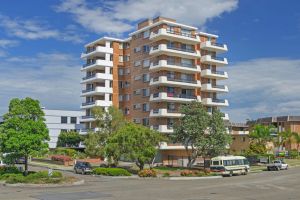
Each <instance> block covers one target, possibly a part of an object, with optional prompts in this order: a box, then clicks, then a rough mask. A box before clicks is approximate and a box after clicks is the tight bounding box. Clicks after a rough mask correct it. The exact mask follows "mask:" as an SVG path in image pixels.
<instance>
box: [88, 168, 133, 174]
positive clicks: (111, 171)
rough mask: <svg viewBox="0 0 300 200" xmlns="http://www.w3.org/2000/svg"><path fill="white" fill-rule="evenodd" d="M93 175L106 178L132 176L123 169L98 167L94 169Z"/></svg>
mask: <svg viewBox="0 0 300 200" xmlns="http://www.w3.org/2000/svg"><path fill="white" fill-rule="evenodd" d="M93 174H96V175H104V176H131V174H130V173H129V172H128V171H127V170H126V169H122V168H101V167H97V168H95V169H93Z"/></svg>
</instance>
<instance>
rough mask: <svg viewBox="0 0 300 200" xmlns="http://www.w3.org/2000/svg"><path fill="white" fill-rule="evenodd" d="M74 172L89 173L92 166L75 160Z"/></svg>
mask: <svg viewBox="0 0 300 200" xmlns="http://www.w3.org/2000/svg"><path fill="white" fill-rule="evenodd" d="M74 173H75V174H78V173H81V174H89V173H92V166H91V164H90V163H88V162H81V161H77V162H76V164H75V166H74Z"/></svg>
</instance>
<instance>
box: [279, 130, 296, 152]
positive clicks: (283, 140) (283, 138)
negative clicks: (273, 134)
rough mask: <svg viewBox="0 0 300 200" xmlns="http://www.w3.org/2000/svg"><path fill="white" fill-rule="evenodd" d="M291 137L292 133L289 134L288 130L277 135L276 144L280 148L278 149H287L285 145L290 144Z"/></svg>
mask: <svg viewBox="0 0 300 200" xmlns="http://www.w3.org/2000/svg"><path fill="white" fill-rule="evenodd" d="M293 135H294V132H291V131H290V130H288V131H283V132H280V133H279V134H278V137H279V138H278V144H279V146H280V149H282V148H283V147H285V148H287V145H288V144H291V143H292V136H293Z"/></svg>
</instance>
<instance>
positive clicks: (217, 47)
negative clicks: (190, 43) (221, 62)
mask: <svg viewBox="0 0 300 200" xmlns="http://www.w3.org/2000/svg"><path fill="white" fill-rule="evenodd" d="M200 48H201V49H204V50H208V51H215V52H219V53H224V52H226V51H228V49H227V45H226V44H219V43H215V42H211V41H206V42H201V44H200Z"/></svg>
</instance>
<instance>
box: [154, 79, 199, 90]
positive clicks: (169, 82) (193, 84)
mask: <svg viewBox="0 0 300 200" xmlns="http://www.w3.org/2000/svg"><path fill="white" fill-rule="evenodd" d="M150 85H151V86H156V85H162V86H174V87H184V88H191V89H193V88H200V87H201V82H200V81H199V80H187V79H174V78H170V77H167V76H159V77H156V78H151V80H150Z"/></svg>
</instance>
